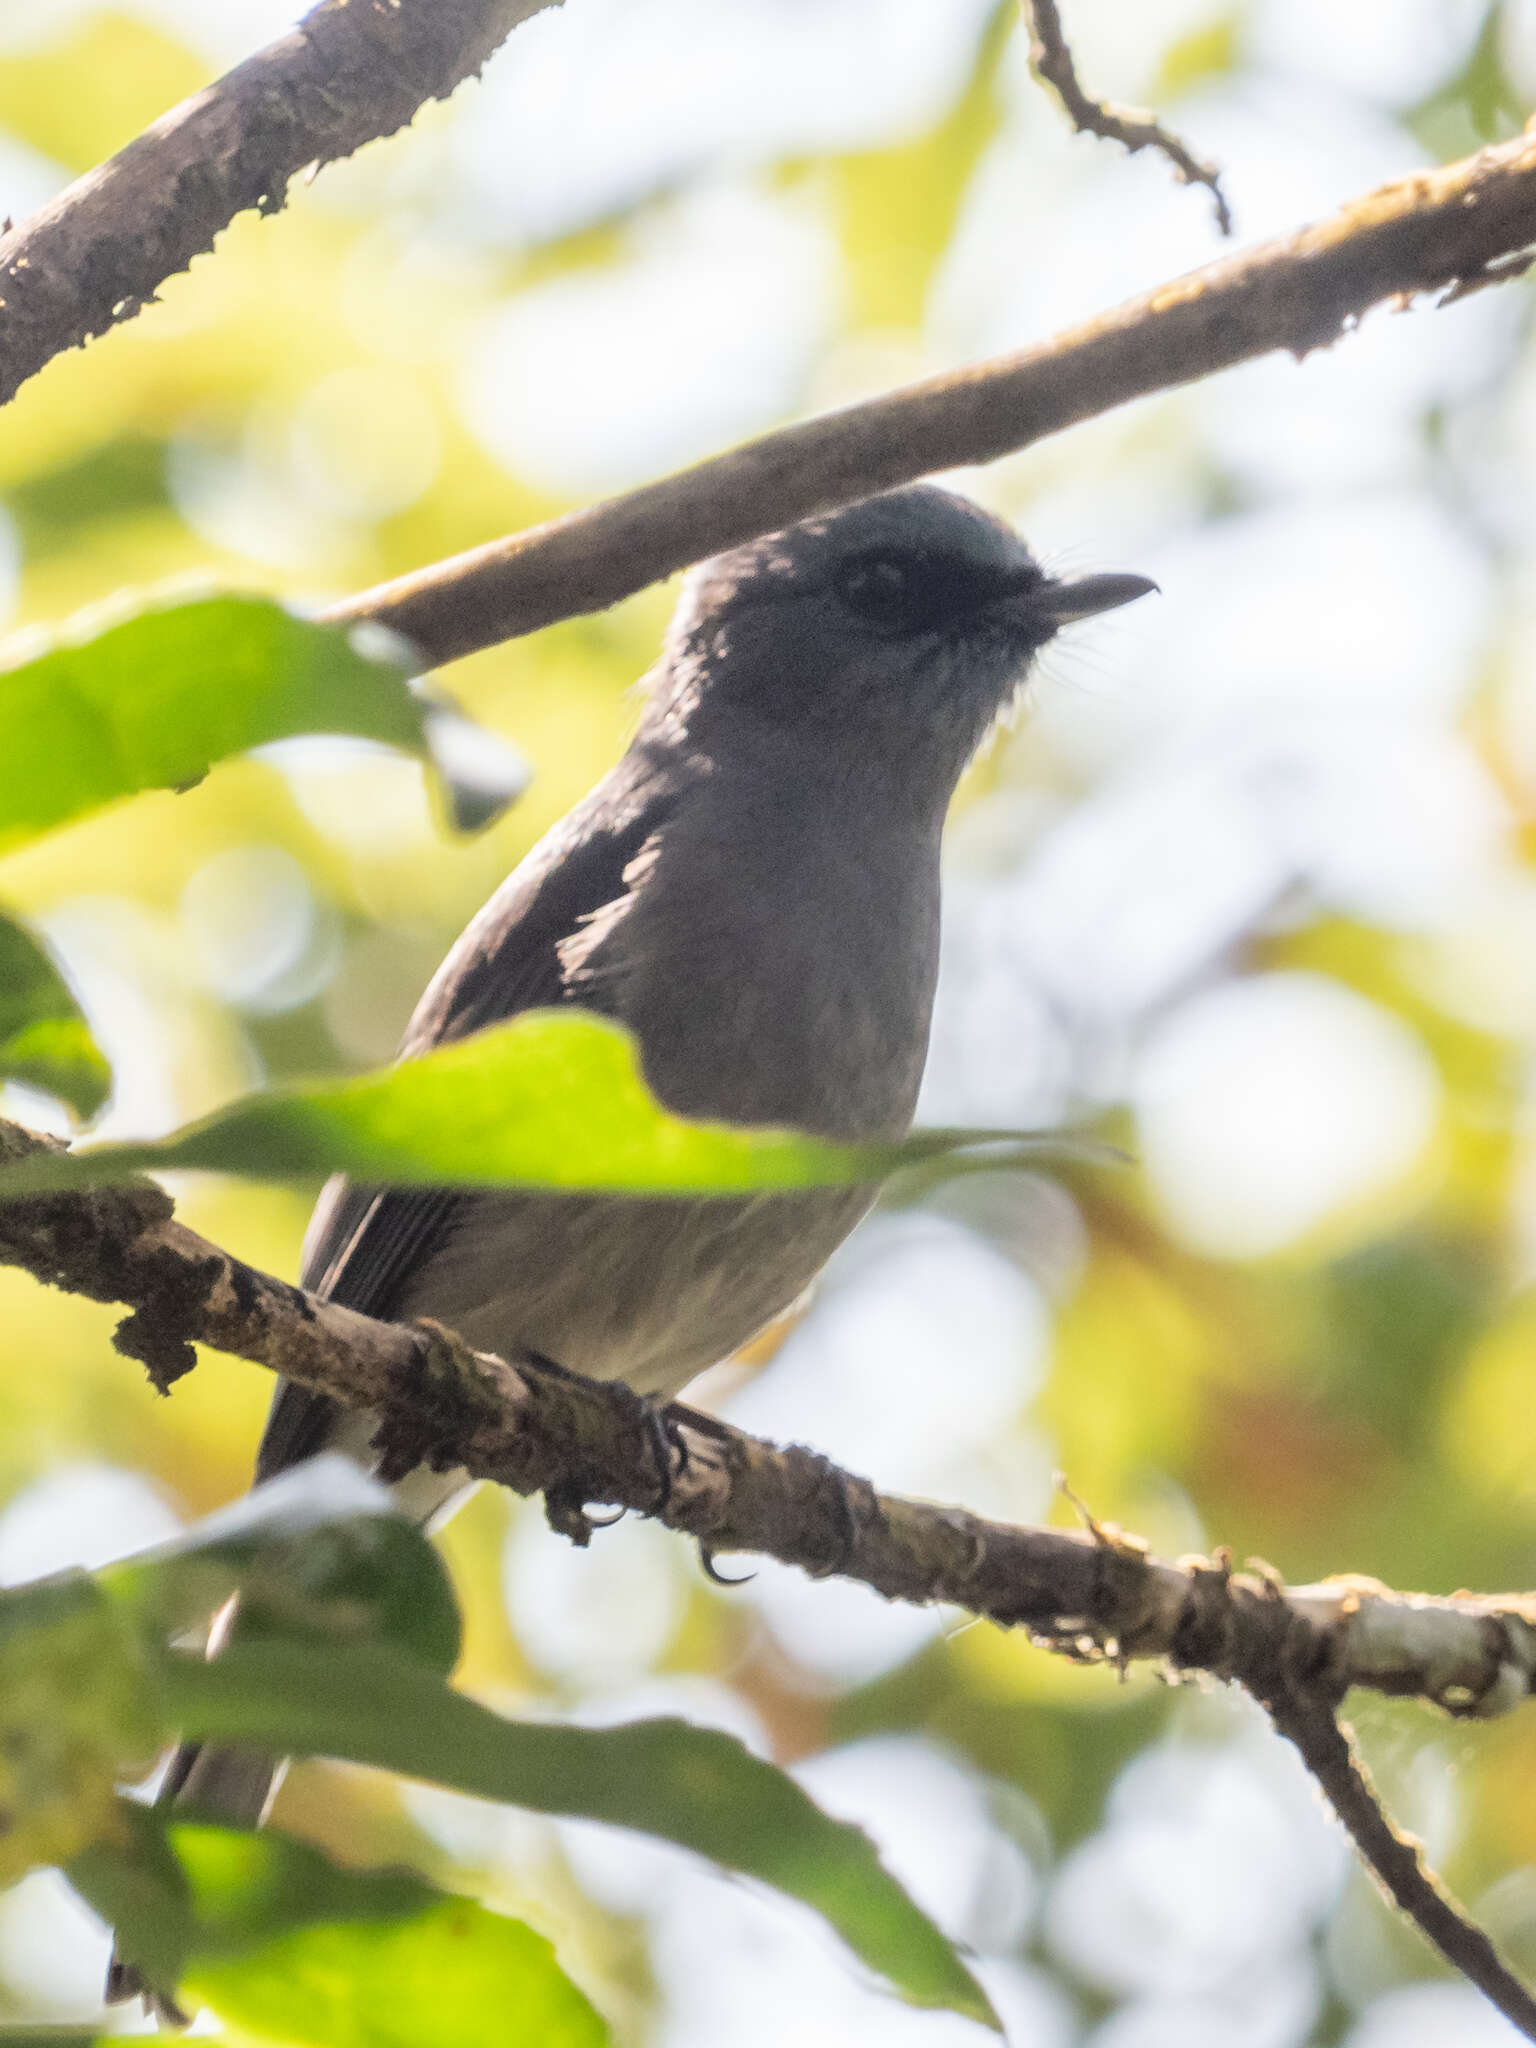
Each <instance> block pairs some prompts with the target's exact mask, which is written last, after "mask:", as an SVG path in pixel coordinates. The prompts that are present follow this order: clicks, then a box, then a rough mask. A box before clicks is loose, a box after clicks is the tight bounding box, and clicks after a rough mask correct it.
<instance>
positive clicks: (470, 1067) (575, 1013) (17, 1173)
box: [0, 1009, 1057, 1200]
mask: <svg viewBox="0 0 1536 2048" xmlns="http://www.w3.org/2000/svg"><path fill="white" fill-rule="evenodd" d="M1042 1139H1043V1140H1044V1142H1046V1143H1052V1144H1054V1143H1055V1142H1057V1139H1056V1134H1037V1135H1035V1136H1031V1135H1030V1134H1028V1133H1023V1132H1008V1131H924V1132H920V1133H917V1134H916V1135H914V1136H913V1137H911V1138H908V1139H906V1140H905V1141H904V1142H903V1143H901V1144H899V1145H836V1144H832V1143H830V1142H828V1141H826V1140H823V1139H820V1138H811V1137H807V1136H804V1135H802V1134H801V1133H798V1132H794V1131H784V1130H758V1129H748V1128H744V1127H737V1126H734V1125H726V1124H710V1123H690V1122H688V1121H687V1120H686V1119H685V1118H683V1117H677V1116H673V1115H671V1114H670V1113H669V1112H668V1111H666V1110H664V1109H662V1108H661V1106H660V1105H659V1104H658V1103H657V1101H656V1099H655V1097H654V1096H653V1095H652V1094H651V1092H650V1090H649V1089H648V1088H647V1087H646V1085H645V1081H644V1078H643V1077H642V1075H641V1072H640V1063H639V1059H638V1057H637V1055H636V1051H635V1043H634V1039H633V1038H632V1037H631V1035H630V1033H629V1032H627V1031H626V1030H625V1029H624V1028H623V1027H622V1026H621V1025H618V1024H615V1023H612V1022H611V1021H610V1020H609V1019H607V1018H604V1017H597V1016H594V1015H592V1014H591V1013H589V1012H587V1011H583V1010H575V1009H565V1010H530V1011H528V1012H527V1013H526V1014H524V1015H523V1016H521V1017H517V1018H515V1019H514V1020H513V1021H512V1022H511V1023H510V1024H498V1025H495V1026H493V1027H491V1028H490V1029H489V1030H486V1031H480V1032H477V1033H476V1034H475V1035H474V1036H473V1037H472V1038H466V1039H461V1040H459V1041H458V1042H457V1043H454V1044H451V1045H443V1046H438V1047H437V1048H436V1049H435V1050H434V1051H432V1052H427V1053H423V1054H421V1055H420V1057H419V1058H416V1059H411V1060H405V1061H402V1062H401V1063H400V1064H398V1065H396V1066H393V1067H386V1068H384V1069H382V1070H381V1071H379V1072H377V1073H373V1074H362V1075H358V1076H357V1077H355V1078H353V1079H351V1080H345V1081H315V1082H310V1083H307V1084H301V1085H299V1086H295V1087H288V1088H277V1089H273V1090H272V1091H271V1092H270V1093H268V1094H264V1095H249V1096H246V1097H245V1098H244V1099H243V1100H242V1101H240V1102H235V1103H232V1104H231V1105H230V1107H229V1108H228V1109H222V1110H219V1111H218V1112H217V1113H216V1114H215V1115H213V1116H210V1117H205V1118H204V1119H203V1120H202V1121H201V1122H200V1123H195V1124H189V1125H188V1126H187V1127H186V1129H185V1130H181V1131H175V1132H173V1133H172V1134H171V1136H170V1137H168V1138H162V1139H158V1140H156V1141H154V1142H153V1143H148V1144H132V1145H128V1144H125V1145H97V1146H94V1147H92V1148H89V1149H88V1150H86V1151H83V1152H70V1153H45V1152H39V1153H33V1154H31V1155H29V1156H28V1157H27V1158H25V1159H21V1160H18V1161H16V1162H15V1163H14V1164H13V1165H11V1166H8V1167H7V1168H5V1170H4V1171H3V1172H0V1200H4V1199H6V1198H7V1197H9V1196H11V1195H23V1194H33V1193H38V1192H47V1191H50V1190H53V1189H60V1188H81V1187H94V1186H100V1185H102V1184H104V1183H107V1182H112V1181H124V1180H130V1179H132V1178H133V1177H134V1176H135V1175H136V1174H139V1173H144V1172H166V1171H169V1170H171V1169H175V1168H185V1167H205V1168H209V1169H211V1170H213V1171H215V1172H221V1173H240V1174H246V1175H248V1176H250V1177H251V1178H253V1179H257V1180H284V1179H288V1178H292V1177H295V1176H297V1177H309V1176H314V1175H321V1174H329V1173H335V1172H345V1173H350V1174H352V1175H353V1176H354V1177H355V1178H356V1179H358V1180H361V1181H369V1182H374V1183H393V1184H397V1185H404V1186H413V1185H415V1186H434V1187H549V1188H565V1189H579V1188H612V1189H621V1190H623V1191H625V1192H627V1193H632V1194H709V1195H732V1194H744V1193H749V1192H753V1191H755V1190H758V1189H783V1188H805V1187H830V1186H837V1185H840V1184H844V1183H848V1182H852V1181H860V1180H870V1179H876V1178H878V1177H880V1176H881V1175H883V1174H887V1173H890V1172H892V1171H893V1170H894V1169H895V1168H896V1167H898V1166H903V1165H908V1164H912V1163H915V1162H918V1161H922V1160H928V1159H933V1158H935V1157H937V1156H939V1155H942V1154H946V1153H949V1152H953V1151H955V1150H956V1149H957V1148H959V1147H961V1146H966V1145H975V1144H981V1143H996V1142H999V1141H1000V1142H1002V1143H1004V1144H1005V1145H1006V1146H1007V1147H1008V1150H1007V1153H1006V1154H1005V1155H1003V1156H1001V1157H999V1156H998V1155H992V1157H991V1163H992V1164H993V1165H994V1166H995V1165H998V1164H1001V1163H1007V1162H1009V1161H1011V1160H1013V1159H1015V1158H1017V1157H1019V1156H1021V1155H1027V1156H1029V1157H1031V1158H1034V1157H1036V1156H1037V1155H1038V1153H1039V1151H1040V1150H1041V1146H1042Z"/></svg>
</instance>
